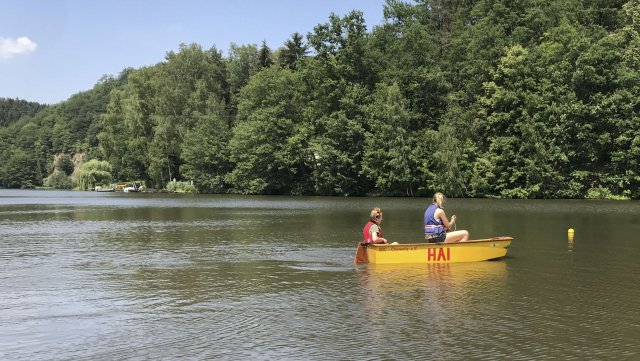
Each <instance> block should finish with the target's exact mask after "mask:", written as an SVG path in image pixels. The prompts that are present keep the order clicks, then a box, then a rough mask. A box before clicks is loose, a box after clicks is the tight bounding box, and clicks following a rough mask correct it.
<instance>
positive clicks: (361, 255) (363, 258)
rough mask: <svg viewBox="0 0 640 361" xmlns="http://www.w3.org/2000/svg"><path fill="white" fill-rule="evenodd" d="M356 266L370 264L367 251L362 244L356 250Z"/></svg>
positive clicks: (359, 243) (354, 260)
mask: <svg viewBox="0 0 640 361" xmlns="http://www.w3.org/2000/svg"><path fill="white" fill-rule="evenodd" d="M353 262H354V263H355V264H360V263H368V262H369V259H368V258H367V250H366V248H365V247H364V246H362V242H358V248H357V249H356V257H355V258H354V259H353Z"/></svg>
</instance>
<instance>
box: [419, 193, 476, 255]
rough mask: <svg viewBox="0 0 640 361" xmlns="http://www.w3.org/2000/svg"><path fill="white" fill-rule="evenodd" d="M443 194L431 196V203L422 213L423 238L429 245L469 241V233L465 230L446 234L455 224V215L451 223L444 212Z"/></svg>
mask: <svg viewBox="0 0 640 361" xmlns="http://www.w3.org/2000/svg"><path fill="white" fill-rule="evenodd" d="M444 201H445V196H444V194H442V193H440V192H437V193H436V194H434V195H433V203H432V204H431V205H430V206H429V207H427V210H426V211H425V212H424V238H425V239H426V240H427V242H429V243H443V242H444V243H454V242H466V241H468V240H469V232H467V231H465V230H460V231H452V232H448V231H449V230H450V229H451V227H452V226H453V225H454V224H455V223H456V216H455V214H454V215H453V216H451V222H449V219H448V218H447V215H446V213H445V212H444Z"/></svg>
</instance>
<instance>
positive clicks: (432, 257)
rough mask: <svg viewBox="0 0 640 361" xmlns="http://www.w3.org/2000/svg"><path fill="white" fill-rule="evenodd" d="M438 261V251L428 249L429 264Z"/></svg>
mask: <svg viewBox="0 0 640 361" xmlns="http://www.w3.org/2000/svg"><path fill="white" fill-rule="evenodd" d="M435 260H436V249H435V248H428V249H427V262H429V261H435Z"/></svg>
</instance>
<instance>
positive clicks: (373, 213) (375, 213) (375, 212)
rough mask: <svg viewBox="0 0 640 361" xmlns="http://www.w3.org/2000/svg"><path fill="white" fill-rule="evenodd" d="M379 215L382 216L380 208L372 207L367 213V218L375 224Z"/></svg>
mask: <svg viewBox="0 0 640 361" xmlns="http://www.w3.org/2000/svg"><path fill="white" fill-rule="evenodd" d="M380 217H382V209H380V208H378V207H376V208H373V209H372V210H371V214H370V215H369V219H370V220H371V222H373V223H376V224H377V223H378V221H379V220H380Z"/></svg>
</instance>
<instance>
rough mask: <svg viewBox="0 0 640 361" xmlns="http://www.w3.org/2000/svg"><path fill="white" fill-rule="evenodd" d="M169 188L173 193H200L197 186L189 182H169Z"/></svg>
mask: <svg viewBox="0 0 640 361" xmlns="http://www.w3.org/2000/svg"><path fill="white" fill-rule="evenodd" d="M167 190H168V191H169V192H173V193H198V189H197V188H196V186H194V185H193V184H191V183H189V182H174V181H171V182H169V183H167Z"/></svg>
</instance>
